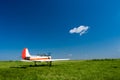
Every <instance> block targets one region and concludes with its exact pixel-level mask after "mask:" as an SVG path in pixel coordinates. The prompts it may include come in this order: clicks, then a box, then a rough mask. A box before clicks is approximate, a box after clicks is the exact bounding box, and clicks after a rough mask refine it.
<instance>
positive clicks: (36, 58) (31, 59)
mask: <svg viewBox="0 0 120 80" xmlns="http://www.w3.org/2000/svg"><path fill="white" fill-rule="evenodd" d="M30 60H49V58H30Z"/></svg>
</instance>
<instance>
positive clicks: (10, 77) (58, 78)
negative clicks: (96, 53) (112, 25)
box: [0, 59, 120, 80]
mask: <svg viewBox="0 0 120 80" xmlns="http://www.w3.org/2000/svg"><path fill="white" fill-rule="evenodd" d="M38 64H39V66H34V64H33V63H32V62H19V61H0V80H120V59H105V60H97V59H94V60H70V61H61V62H53V66H51V67H49V66H46V65H45V64H46V63H41V64H40V63H38Z"/></svg>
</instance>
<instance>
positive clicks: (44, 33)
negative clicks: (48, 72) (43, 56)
mask: <svg viewBox="0 0 120 80" xmlns="http://www.w3.org/2000/svg"><path fill="white" fill-rule="evenodd" d="M80 26H85V27H86V26H87V27H89V28H88V29H87V30H86V31H85V33H84V34H82V35H80V33H70V30H71V29H74V28H78V27H80ZM0 45H1V46H0V55H1V56H0V60H14V59H20V56H21V51H22V49H23V48H24V47H27V48H29V50H30V53H31V54H38V53H46V52H51V53H52V56H53V57H54V58H67V57H70V58H71V59H93V58H120V1H119V0H99V1H98V0H10V1H9V0H2V1H0Z"/></svg>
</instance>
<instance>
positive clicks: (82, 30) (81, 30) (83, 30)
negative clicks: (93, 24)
mask: <svg viewBox="0 0 120 80" xmlns="http://www.w3.org/2000/svg"><path fill="white" fill-rule="evenodd" d="M88 29H89V27H88V26H83V25H81V26H79V27H77V28H76V27H75V28H73V29H71V30H70V31H69V33H71V34H73V33H78V34H80V36H82V35H83V34H85V33H86V31H87V30H88Z"/></svg>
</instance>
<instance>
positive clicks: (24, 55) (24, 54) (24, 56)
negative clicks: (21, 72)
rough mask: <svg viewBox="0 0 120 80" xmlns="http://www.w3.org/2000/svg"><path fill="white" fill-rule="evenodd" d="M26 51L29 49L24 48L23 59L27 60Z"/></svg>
mask: <svg viewBox="0 0 120 80" xmlns="http://www.w3.org/2000/svg"><path fill="white" fill-rule="evenodd" d="M26 49H27V48H24V49H23V51H22V59H25V58H26Z"/></svg>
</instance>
